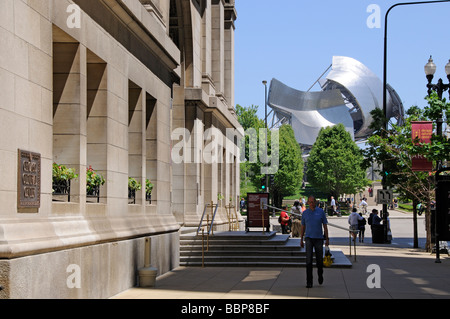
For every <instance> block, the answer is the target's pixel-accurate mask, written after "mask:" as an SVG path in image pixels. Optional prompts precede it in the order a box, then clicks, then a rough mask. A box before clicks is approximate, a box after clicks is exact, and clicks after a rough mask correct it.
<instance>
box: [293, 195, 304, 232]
mask: <svg viewBox="0 0 450 319" xmlns="http://www.w3.org/2000/svg"><path fill="white" fill-rule="evenodd" d="M300 205H301V204H300V202H299V201H298V200H296V201H295V202H294V206H292V208H291V216H292V229H291V236H292V237H293V238H296V237H300V230H301V228H302V223H301V217H302V210H301V206H300Z"/></svg>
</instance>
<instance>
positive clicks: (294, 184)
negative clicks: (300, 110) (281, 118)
mask: <svg viewBox="0 0 450 319" xmlns="http://www.w3.org/2000/svg"><path fill="white" fill-rule="evenodd" d="M303 167H304V164H303V158H302V151H301V148H300V145H299V144H298V142H297V140H296V139H295V134H294V130H293V129H292V127H291V126H290V125H287V124H285V125H283V126H281V127H280V149H279V167H278V171H277V173H276V174H275V177H274V184H275V185H273V187H272V191H276V192H277V193H278V194H280V195H281V196H282V197H284V196H289V195H294V194H296V193H297V192H298V190H299V189H300V186H301V184H302V181H303Z"/></svg>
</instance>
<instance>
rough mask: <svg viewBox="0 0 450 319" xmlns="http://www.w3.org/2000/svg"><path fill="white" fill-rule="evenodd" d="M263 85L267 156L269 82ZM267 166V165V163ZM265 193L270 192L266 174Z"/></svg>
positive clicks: (264, 82)
mask: <svg viewBox="0 0 450 319" xmlns="http://www.w3.org/2000/svg"><path fill="white" fill-rule="evenodd" d="M262 83H263V84H264V124H265V126H266V129H265V134H266V150H265V153H264V154H266V156H267V151H268V141H267V81H266V80H264V81H262ZM266 164H267V163H266ZM265 181H266V182H265V186H266V188H265V191H266V192H269V190H268V188H269V175H267V174H266V178H265Z"/></svg>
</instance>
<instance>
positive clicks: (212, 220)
mask: <svg viewBox="0 0 450 319" xmlns="http://www.w3.org/2000/svg"><path fill="white" fill-rule="evenodd" d="M213 206H214V205H213ZM215 206H216V209H215V210H214V215H213V216H212V219H211V226H210V227H209V230H208V234H207V235H208V236H209V235H210V234H211V230H212V229H213V226H214V219H215V218H216V213H217V209H218V208H219V205H215Z"/></svg>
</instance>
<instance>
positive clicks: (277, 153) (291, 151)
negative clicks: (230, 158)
mask: <svg viewBox="0 0 450 319" xmlns="http://www.w3.org/2000/svg"><path fill="white" fill-rule="evenodd" d="M257 111H258V107H257V106H254V105H252V106H251V107H248V108H245V107H242V106H240V105H237V106H236V114H237V115H238V121H239V123H240V124H241V125H242V127H243V128H244V130H245V131H247V130H250V129H254V130H255V132H256V133H257V143H256V144H257V145H258V146H259V149H252V148H251V147H250V146H249V138H248V136H247V134H246V140H245V159H246V162H243V163H241V188H243V186H244V185H243V184H244V183H245V182H246V181H249V180H250V181H251V183H252V184H253V185H255V186H257V187H258V188H259V186H260V183H261V180H263V179H265V177H266V175H265V174H263V173H262V170H261V169H262V167H266V166H267V163H266V164H263V163H261V156H260V155H261V154H260V153H261V152H262V153H264V151H265V150H262V149H261V145H260V143H259V142H260V139H261V138H262V139H263V143H264V139H265V136H261V134H260V133H261V131H259V129H263V128H265V124H264V121H263V120H261V119H259V118H258V116H257V115H256V113H257ZM278 134H279V143H278V147H277V149H272V132H271V131H269V130H268V131H267V155H268V156H269V157H271V156H274V157H277V158H278V165H277V166H276V167H274V168H275V172H274V174H273V175H274V177H273V181H274V183H273V184H272V185H270V186H269V191H270V194H271V197H272V198H273V204H274V206H276V207H281V204H282V200H283V198H284V197H285V196H289V195H294V194H296V193H297V191H298V190H299V189H300V186H301V183H302V180H303V167H304V165H303V159H302V152H301V148H300V145H299V144H298V142H297V141H296V139H295V135H294V130H293V129H292V127H291V126H290V125H283V126H281V127H280V129H279V131H278ZM250 159H253V160H252V161H251V160H250ZM255 159H256V160H255ZM271 164H272V165H273V163H271Z"/></svg>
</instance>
